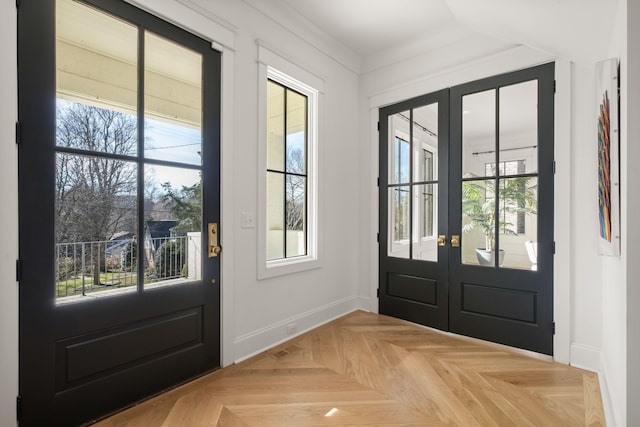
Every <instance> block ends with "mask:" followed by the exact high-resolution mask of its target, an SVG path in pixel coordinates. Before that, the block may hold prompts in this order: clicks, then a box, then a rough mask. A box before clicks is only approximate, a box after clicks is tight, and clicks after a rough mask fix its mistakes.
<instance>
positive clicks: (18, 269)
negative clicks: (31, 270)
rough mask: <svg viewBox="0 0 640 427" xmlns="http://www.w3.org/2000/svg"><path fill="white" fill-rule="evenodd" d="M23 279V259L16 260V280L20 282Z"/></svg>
mask: <svg viewBox="0 0 640 427" xmlns="http://www.w3.org/2000/svg"><path fill="white" fill-rule="evenodd" d="M21 280H22V261H21V260H19V259H17V260H16V282H20V281H21Z"/></svg>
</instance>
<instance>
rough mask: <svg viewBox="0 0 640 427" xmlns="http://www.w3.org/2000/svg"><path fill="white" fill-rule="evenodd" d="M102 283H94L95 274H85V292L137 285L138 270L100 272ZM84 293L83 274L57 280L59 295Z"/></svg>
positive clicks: (57, 293) (57, 292)
mask: <svg viewBox="0 0 640 427" xmlns="http://www.w3.org/2000/svg"><path fill="white" fill-rule="evenodd" d="M100 283H101V285H98V286H92V285H93V275H87V276H84V289H85V293H90V292H100V291H105V290H108V289H113V288H124V287H128V286H135V285H136V284H137V283H138V277H137V273H136V272H126V273H125V272H109V273H100ZM105 285H108V286H105ZM81 294H82V276H76V277H74V278H71V279H67V280H60V281H57V282H56V295H57V296H58V297H64V296H67V295H81Z"/></svg>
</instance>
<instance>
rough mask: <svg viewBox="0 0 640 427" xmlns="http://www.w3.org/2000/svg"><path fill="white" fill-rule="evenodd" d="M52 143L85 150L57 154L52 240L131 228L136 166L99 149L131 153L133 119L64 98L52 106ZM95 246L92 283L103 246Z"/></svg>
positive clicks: (86, 238)
mask: <svg viewBox="0 0 640 427" xmlns="http://www.w3.org/2000/svg"><path fill="white" fill-rule="evenodd" d="M56 143H57V145H58V146H62V147H69V148H74V149H78V150H83V151H87V152H90V153H86V154H67V153H59V154H58V155H57V159H56V214H57V215H56V240H57V242H96V241H103V240H106V239H108V238H109V237H110V236H111V235H112V234H113V233H114V232H116V231H119V229H120V228H121V227H126V228H127V229H128V230H126V231H134V230H135V223H136V203H135V200H136V197H135V194H136V166H135V164H133V163H129V162H126V161H122V160H115V159H109V158H106V157H103V156H100V154H101V153H110V154H119V155H131V154H135V150H136V147H137V123H136V120H135V118H134V117H132V116H130V115H127V114H124V113H120V112H116V111H111V110H105V109H102V108H97V107H92V106H88V105H82V104H75V103H74V104H71V103H66V102H64V103H61V104H59V106H58V120H57V132H56ZM94 153H95V155H91V154H94ZM96 246H97V248H95V249H94V251H93V264H94V271H93V274H94V278H93V280H94V282H93V283H94V284H99V283H100V271H101V269H102V265H101V259H102V258H103V253H102V252H103V250H104V248H101V247H100V245H96Z"/></svg>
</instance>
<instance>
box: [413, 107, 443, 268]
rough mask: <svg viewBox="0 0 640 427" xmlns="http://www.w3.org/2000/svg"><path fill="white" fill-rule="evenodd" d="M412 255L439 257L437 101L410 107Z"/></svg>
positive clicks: (426, 258)
mask: <svg viewBox="0 0 640 427" xmlns="http://www.w3.org/2000/svg"><path fill="white" fill-rule="evenodd" d="M411 118H412V134H411V135H412V138H413V144H412V155H413V180H412V182H413V184H414V185H413V186H412V189H413V195H412V197H413V199H412V205H413V214H412V230H411V232H412V252H411V253H412V258H413V259H420V260H423V261H432V262H437V261H438V103H433V104H429V105H425V106H423V107H420V108H415V109H414V110H412V114H411Z"/></svg>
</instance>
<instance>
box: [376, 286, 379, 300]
mask: <svg viewBox="0 0 640 427" xmlns="http://www.w3.org/2000/svg"><path fill="white" fill-rule="evenodd" d="M376 296H377V297H378V298H380V288H378V289H376Z"/></svg>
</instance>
